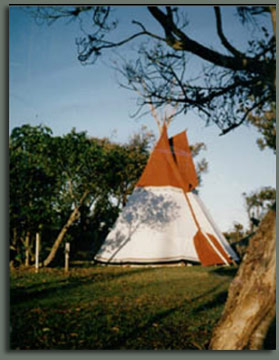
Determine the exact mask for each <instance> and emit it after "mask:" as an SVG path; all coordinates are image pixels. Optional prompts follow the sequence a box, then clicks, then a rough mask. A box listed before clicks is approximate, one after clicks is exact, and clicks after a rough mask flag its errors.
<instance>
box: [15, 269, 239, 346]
mask: <svg viewBox="0 0 279 360" xmlns="http://www.w3.org/2000/svg"><path fill="white" fill-rule="evenodd" d="M234 273H235V269H234V268H227V269H226V268H204V267H200V266H193V267H158V268H150V267H147V268H128V267H126V268H121V267H91V268H84V269H82V268H80V269H71V271H70V273H69V275H65V274H64V272H63V270H55V269H44V270H41V271H40V272H39V273H38V274H36V273H34V272H33V270H29V271H26V270H25V271H24V270H14V271H12V272H11V298H10V301H11V313H10V318H11V334H10V347H11V349H64V350H65V349H87V350H91V349H92V350H93V349H133V350H137V349H145V350H152V349H158V350H159V349H176V350H181V349H197V350H198V349H206V348H207V346H208V342H209V339H210V336H211V332H212V329H213V327H214V325H215V323H216V321H217V320H218V319H219V317H220V315H221V312H222V309H223V306H224V303H225V301H226V296H227V289H228V286H229V283H230V281H231V280H232V275H234Z"/></svg>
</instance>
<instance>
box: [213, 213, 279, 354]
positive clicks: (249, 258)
mask: <svg viewBox="0 0 279 360" xmlns="http://www.w3.org/2000/svg"><path fill="white" fill-rule="evenodd" d="M275 305H276V212H275V206H274V208H273V209H271V210H270V211H269V212H268V213H267V215H266V216H265V218H264V219H263V221H262V223H261V225H260V227H259V229H258V231H257V232H256V234H255V235H254V236H253V237H252V238H251V240H250V243H249V246H248V249H247V252H246V255H245V256H244V259H243V262H242V263H241V265H240V267H239V270H238V273H237V275H236V277H235V279H234V280H233V281H232V283H231V285H230V288H229V293H228V299H227V302H226V305H225V309H224V312H223V315H222V317H221V319H220V320H219V323H218V324H217V326H216V327H215V329H214V331H213V336H212V339H211V342H210V349H212V350H243V349H250V350H252V349H253V350H255V349H261V348H262V345H263V342H264V339H265V335H266V333H267V331H268V328H269V326H270V324H271V322H272V320H273V319H274V316H275V312H276V310H275Z"/></svg>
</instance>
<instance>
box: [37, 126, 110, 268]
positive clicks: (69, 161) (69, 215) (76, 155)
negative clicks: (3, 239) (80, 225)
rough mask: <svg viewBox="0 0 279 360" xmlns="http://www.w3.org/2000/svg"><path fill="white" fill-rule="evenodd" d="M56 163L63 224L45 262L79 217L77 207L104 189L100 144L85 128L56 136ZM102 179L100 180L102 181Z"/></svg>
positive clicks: (103, 160)
mask: <svg viewBox="0 0 279 360" xmlns="http://www.w3.org/2000/svg"><path fill="white" fill-rule="evenodd" d="M55 142H56V156H57V158H56V163H57V166H58V168H59V169H60V171H61V173H60V195H59V197H58V203H59V204H60V207H59V210H60V211H63V212H64V213H65V214H66V219H65V222H64V225H63V226H62V228H61V229H60V232H59V234H58V236H57V238H56V240H55V242H54V244H53V246H52V248H51V251H50V252H49V254H48V256H47V258H46V259H45V260H44V261H43V265H44V266H48V265H49V264H50V262H51V261H52V260H53V259H54V257H55V254H56V252H57V250H58V248H59V246H60V244H61V243H62V241H63V239H64V237H65V235H66V234H67V232H68V230H69V228H70V227H71V226H72V224H73V223H74V222H76V221H77V220H78V219H79V217H80V208H81V206H82V205H84V204H88V206H89V207H90V206H92V204H93V203H94V202H95V201H96V200H97V199H98V197H100V196H102V194H103V193H104V192H105V191H107V188H106V169H107V164H106V162H105V158H104V152H103V148H102V147H101V146H100V145H99V144H98V143H97V142H96V141H92V139H88V137H87V136H86V133H85V132H81V133H77V132H76V131H75V130H73V131H72V132H70V133H69V134H67V135H65V136H64V137H62V138H60V137H57V138H55ZM101 179H102V181H101Z"/></svg>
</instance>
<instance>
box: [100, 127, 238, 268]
mask: <svg viewBox="0 0 279 360" xmlns="http://www.w3.org/2000/svg"><path fill="white" fill-rule="evenodd" d="M197 185H198V177H197V174H196V171H195V167H194V163H193V160H192V155H191V151H190V147H189V144H188V140H187V136H186V132H183V133H179V134H177V135H176V136H174V137H172V138H170V139H168V137H167V129H166V127H165V126H164V127H163V130H162V134H161V137H160V139H159V141H158V142H157V144H156V146H155V148H154V150H153V152H152V153H151V155H150V158H149V160H148V163H147V165H146V167H145V170H144V171H143V173H142V176H141V177H140V179H139V181H138V183H137V185H136V188H135V190H134V192H133V193H132V194H131V195H130V197H129V200H128V203H127V205H126V206H125V208H124V209H123V211H122V212H121V214H120V215H119V217H118V219H117V221H116V223H115V225H114V227H113V229H112V230H111V231H110V233H109V234H108V236H107V237H106V239H105V241H104V243H103V245H102V246H101V248H100V250H99V252H98V253H97V255H96V257H95V260H97V261H100V262H104V263H109V264H126V263H134V264H153V263H167V262H177V261H188V262H197V263H202V265H215V264H230V263H232V261H233V259H234V260H237V256H236V254H235V253H234V251H233V250H232V248H231V247H230V245H229V244H228V242H227V241H226V239H225V238H224V236H223V235H222V233H221V232H220V231H219V230H218V228H217V226H216V224H215V223H214V221H213V219H212V218H211V216H210V215H209V212H208V210H207V209H206V208H205V206H204V205H203V203H202V201H201V200H200V198H199V197H198V195H196V194H194V193H193V192H192V190H193V189H194V188H195V187H196V186H197Z"/></svg>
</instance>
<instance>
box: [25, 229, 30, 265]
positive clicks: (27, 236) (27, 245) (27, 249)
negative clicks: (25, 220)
mask: <svg viewBox="0 0 279 360" xmlns="http://www.w3.org/2000/svg"><path fill="white" fill-rule="evenodd" d="M29 240H30V233H29V231H27V234H26V236H25V266H29V246H30V245H29Z"/></svg>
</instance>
